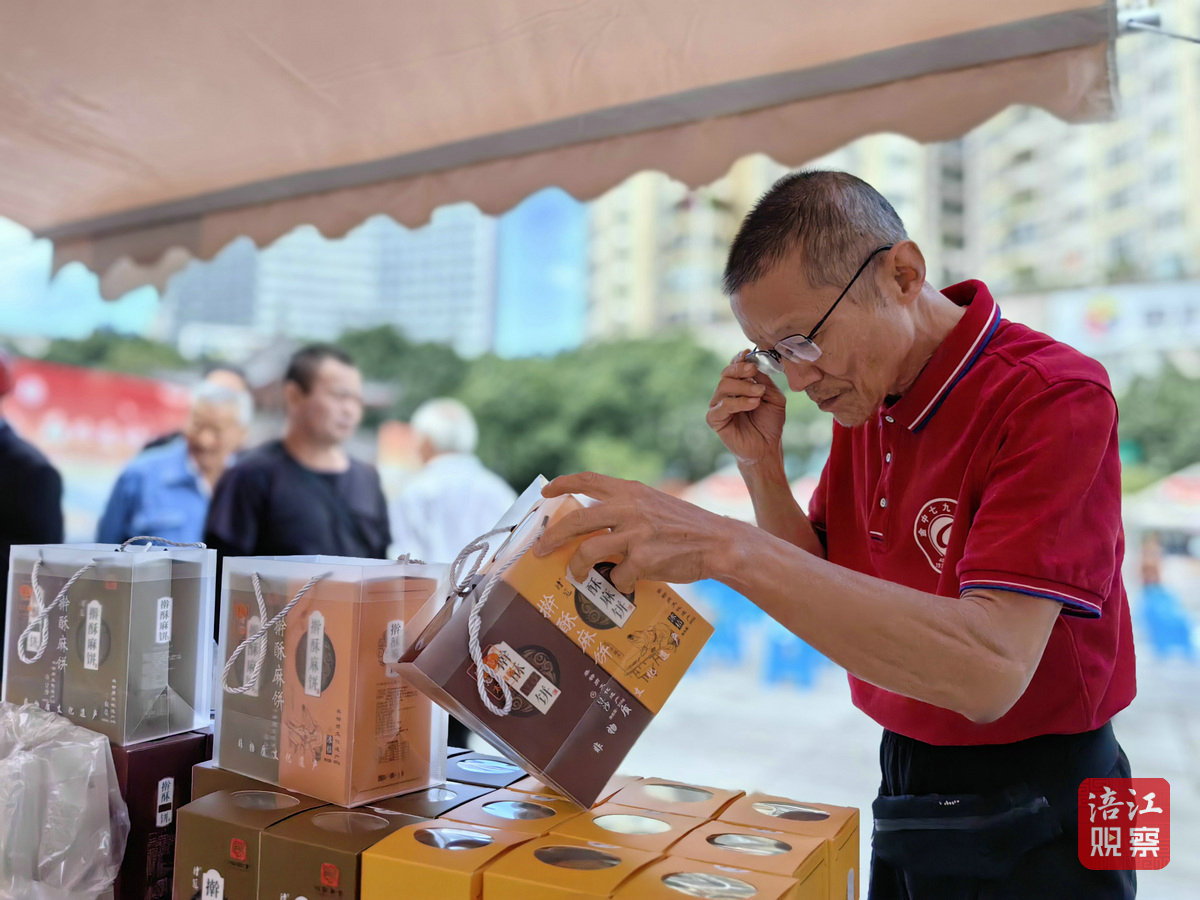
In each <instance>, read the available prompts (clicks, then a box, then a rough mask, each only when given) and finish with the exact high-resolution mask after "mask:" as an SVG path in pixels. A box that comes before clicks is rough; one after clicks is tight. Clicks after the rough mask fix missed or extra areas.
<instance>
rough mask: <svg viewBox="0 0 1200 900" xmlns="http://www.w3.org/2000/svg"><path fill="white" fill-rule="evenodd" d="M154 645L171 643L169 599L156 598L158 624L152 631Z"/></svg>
mask: <svg viewBox="0 0 1200 900" xmlns="http://www.w3.org/2000/svg"><path fill="white" fill-rule="evenodd" d="M154 643H156V644H169V643H171V598H170V597H159V598H158V622H157V624H156V626H155V629H154Z"/></svg>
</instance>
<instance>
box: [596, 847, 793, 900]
mask: <svg viewBox="0 0 1200 900" xmlns="http://www.w3.org/2000/svg"><path fill="white" fill-rule="evenodd" d="M797 888H798V885H797V883H796V880H795V879H794V878H785V877H783V876H782V875H768V874H767V873H765V872H755V871H753V870H751V869H739V868H736V867H733V866H719V865H714V864H713V863H706V862H699V861H697V860H694V859H683V858H682V857H673V856H668V857H665V858H663V859H660V860H659V861H658V862H654V863H651V864H650V865H649V866H647V867H646V868H644V869H642V870H641V871H640V872H638V873H637V874H636V875H634V876H633V877H632V878H630V879H629V880H628V881H626V882H625V883H624V884H622V885H621V886H620V888H618V889H617V892H616V893H615V894H614V895H613V896H614V897H616V898H618V900H683V898H684V897H714V898H715V897H721V898H731V897H739V898H743V897H744V898H753V900H801V898H803V900H808V895H804V894H798V893H797Z"/></svg>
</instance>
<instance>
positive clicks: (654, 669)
mask: <svg viewBox="0 0 1200 900" xmlns="http://www.w3.org/2000/svg"><path fill="white" fill-rule="evenodd" d="M580 506H581V504H580V501H579V500H577V499H576V498H574V497H571V496H564V497H556V498H551V499H545V500H541V501H540V502H539V503H537V504H536V505H535V506H534V508H533V509H532V511H531V512H530V513H529V515H527V516H526V518H525V519H524V521H523V522H522V523H521V524H520V525H519V526H518V527H517V528H516V529H515V530H514V531H513V533H512V534H511V535H510V536H509V538H508V540H507V542H506V543H505V544H504V545H503V546H502V547H501V549H500V551H499V552H498V553H496V554H494V555H493V557H492V559H491V560H490V562H488V563H487V564H486V565H485V566H484V568H483V570H482V573H481V578H480V579H479V580H478V581H477V582H476V584H475V586H474V588H473V589H472V591H471V593H470V594H469V595H468V596H467V597H466V599H465V600H464V601H462V602H460V603H447V604H446V606H445V607H443V609H442V610H441V611H440V612H439V614H438V616H437V617H436V618H435V619H434V621H433V622H432V623H431V624H430V626H429V627H428V628H427V629H426V630H425V631H424V632H423V633H422V634H421V636H420V638H418V640H417V641H416V642H415V643H414V644H413V646H412V648H411V649H410V650H409V652H408V653H407V654H405V657H404V659H403V661H402V666H401V668H402V670H403V671H404V672H405V673H406V674H408V675H409V676H410V677H411V678H412V680H413V683H414V684H416V685H417V686H418V687H419V688H420V689H421V690H422V691H423V692H425V693H426V694H428V695H429V696H431V697H433V698H434V699H435V700H437V702H438V703H439V704H440V705H442V706H443V707H445V708H446V709H447V710H449V711H450V712H451V713H453V714H454V715H455V716H457V717H458V718H459V719H461V720H462V721H463V722H464V723H466V724H467V725H468V726H469V727H470V728H471V729H472V730H474V731H476V732H477V733H479V734H481V735H482V736H483V737H484V738H485V739H486V740H487V741H488V743H490V744H492V745H493V746H494V747H496V748H497V749H499V750H500V751H501V752H502V753H504V754H505V755H506V756H508V757H509V758H511V759H513V760H515V761H517V762H519V763H520V764H521V765H522V766H523V767H524V768H525V769H527V770H528V771H529V772H530V774H533V775H535V776H536V777H537V778H538V779H539V780H541V781H544V782H545V783H547V784H549V785H552V786H553V787H554V788H556V789H557V790H558V791H559V792H561V793H563V794H565V795H566V796H568V797H570V798H572V799H573V800H575V801H576V802H577V803H579V804H580V805H582V806H591V805H592V804H593V803H594V802H595V801H596V798H597V797H598V796H599V794H600V792H601V791H602V790H603V789H604V786H605V784H606V783H607V782H608V780H609V778H610V777H611V776H612V775H613V774H614V773H615V771H616V769H617V766H619V765H620V763H621V761H622V760H623V759H624V757H625V755H626V753H628V751H629V749H630V748H631V747H632V746H633V743H634V741H635V740H636V739H637V737H638V736H639V735H640V734H641V733H642V731H643V730H645V728H646V726H647V725H648V724H649V723H650V720H651V719H652V718H653V717H654V715H655V714H656V713H657V712H658V711H659V710H660V709H661V708H662V704H663V702H664V701H665V700H666V698H667V696H668V695H669V694H670V693H671V691H672V690H673V689H674V687H675V685H676V684H677V683H678V682H679V679H680V678H681V677H682V676H683V673H684V672H685V671H686V670H687V668H688V666H689V665H690V664H691V662H692V661H693V660H694V659H695V657H696V654H697V653H699V651H700V648H701V647H702V646H703V644H704V642H705V641H706V640H707V639H708V637H709V635H711V634H712V626H711V625H709V623H708V622H706V621H705V620H704V619H703V618H701V617H700V616H699V614H698V613H696V611H695V610H694V609H692V607H691V606H689V605H688V604H687V603H686V602H685V601H684V600H683V599H682V598H681V597H680V596H679V595H678V594H676V593H675V592H674V591H673V590H671V589H670V588H669V587H667V586H666V585H664V584H659V583H654V582H642V583H639V584H638V585H637V586H636V589H635V590H634V592H633V593H631V594H628V595H625V594H621V593H620V592H618V591H617V590H616V589H615V588H614V587H613V585H612V583H611V582H610V581H609V580H608V578H607V575H606V569H605V565H604V564H603V563H602V564H599V565H598V566H597V568H596V569H593V570H592V571H591V572H589V573H588V576H587V578H585V579H584V580H583V581H582V582H580V583H579V584H576V583H574V582H573V581H572V580H571V579H570V577H569V574H568V572H567V561H568V560H569V559H570V557H571V555H572V554H573V553H574V552H575V549H576V548H577V546H578V544H577V543H572V544H570V545H567V546H564V547H561V548H559V549H558V550H557V551H555V552H554V553H552V554H550V555H548V556H545V557H536V556H534V555H533V554H532V553H530V552H528V550H529V548H530V546H531V545H532V543H533V542H534V540H536V538H537V537H538V535H539V534H540V533H541V532H542V530H543V529H544V528H545V526H546V525H547V524H548V523H549V522H551V521H554V520H556V519H558V518H559V517H561V516H564V515H566V514H568V513H570V512H571V511H573V510H576V509H579V508H580ZM493 575H495V576H498V577H497V578H493V577H492V576H493ZM485 592H486V600H485V602H484V605H483V608H482V611H481V612H480V629H479V636H480V650H481V653H482V659H483V660H484V663H485V666H488V667H490V671H491V672H499V673H500V677H501V678H503V680H504V682H505V683H506V684H507V686H508V688H509V692H510V694H511V696H512V708H511V711H510V712H509V714H507V715H497V714H496V713H494V712H493V711H492V710H490V709H489V708H488V706H487V704H485V703H484V702H483V700H482V699H481V698H480V696H479V689H478V685H477V677H478V675H479V673H478V671H477V669H476V666H475V664H474V662H473V661H472V657H471V655H470V653H469V651H468V644H469V640H468V634H469V620H470V614H471V609H472V607H473V606H474V605H475V603H476V602H478V601H479V600H481V599H483V598H484V594H485ZM484 683H485V686H486V688H487V690H488V694H489V696H490V698H491V701H492V703H493V705H494V706H496V707H502V705H503V702H504V689H503V688H502V687H501V685H500V682H498V681H497V680H495V678H494V677H493V675H492V674H489V673H487V672H485V673H484Z"/></svg>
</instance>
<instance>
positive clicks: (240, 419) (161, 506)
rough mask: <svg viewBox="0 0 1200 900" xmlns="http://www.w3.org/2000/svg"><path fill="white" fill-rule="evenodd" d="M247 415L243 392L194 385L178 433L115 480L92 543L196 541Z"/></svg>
mask: <svg viewBox="0 0 1200 900" xmlns="http://www.w3.org/2000/svg"><path fill="white" fill-rule="evenodd" d="M253 415H254V401H253V399H252V398H251V397H250V393H249V392H248V391H246V390H241V389H237V388H234V387H233V386H231V385H227V384H223V383H218V382H214V381H208V380H206V381H202V382H200V383H199V384H198V385H196V387H195V388H194V389H193V391H192V404H191V411H190V413H189V415H188V421H187V424H186V425H184V427H183V432H182V433H181V434H180V435H179V436H178V437H175V438H172V439H170V440H168V441H167V442H166V443H165V444H162V445H160V446H155V447H152V448H150V449H147V450H144V451H142V452H141V453H140V454H138V455H137V456H136V457H134V459H133V461H132V462H130V463H129V464H128V465H127V466H126V467H125V469H124V470H123V471H122V472H121V474H120V476H119V477H118V478H117V482H116V484H115V485H113V489H112V493H111V494H110V495H109V498H108V503H107V504H106V505H105V508H104V514H103V515H102V516H101V517H100V523H99V525H98V526H97V529H96V540H98V541H100V542H101V543H106V544H119V543H122V542H123V541H126V540H128V539H129V538H131V537H136V536H139V535H147V536H150V537H158V538H164V539H166V540H168V541H178V542H180V543H192V542H195V541H200V540H201V539H202V538H203V537H204V519H205V516H206V515H207V513H208V504H209V500H210V498H211V497H212V491H213V486H214V485H215V484H216V483H217V479H218V478H220V477H221V474H222V473H223V472H224V471H225V468H226V467H227V466H228V465H229V464H230V462H231V461H232V459H233V456H234V454H235V453H236V452H237V451H238V450H239V449H241V446H242V442H243V441H244V440H245V438H246V432H247V430H248V429H249V427H250V420H251V418H252V416H253Z"/></svg>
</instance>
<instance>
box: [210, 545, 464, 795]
mask: <svg viewBox="0 0 1200 900" xmlns="http://www.w3.org/2000/svg"><path fill="white" fill-rule="evenodd" d="M443 569H444V567H436V566H417V565H413V564H408V563H404V564H400V563H389V562H387V561H385V560H356V559H345V558H341V557H320V556H317V557H275V558H228V559H226V560H225V562H224V573H223V579H224V584H223V590H224V596H225V598H226V599H225V602H224V603H223V604H222V609H223V610H225V621H224V623H223V628H222V640H221V659H223V660H225V661H226V664H225V668H226V669H227V670H228V674H227V677H225V678H224V681H223V689H222V691H221V695H220V697H219V702H218V704H217V738H218V747H217V753H216V759H217V761H218V763H219V764H220V765H221V767H222V768H226V769H229V770H231V771H235V772H240V773H242V774H245V775H249V776H250V777H252V778H257V779H259V780H261V781H266V782H270V783H273V784H278V785H280V786H281V787H286V788H289V789H291V790H295V791H299V792H301V793H304V794H307V795H309V796H312V797H318V798H320V799H322V800H325V801H327V802H330V803H335V804H338V805H341V806H359V805H362V804H364V803H369V802H371V801H373V800H376V799H380V798H385V797H391V796H395V795H396V794H399V793H403V792H405V791H412V790H420V789H421V788H424V787H428V786H431V785H433V784H437V783H439V782H441V781H442V780H443V779H444V770H445V763H446V745H445V741H446V720H445V714H444V713H443V712H442V711H441V710H440V709H438V708H437V707H436V706H434V704H433V703H432V702H431V701H430V700H429V699H428V698H426V697H424V696H422V695H421V694H420V693H419V692H418V691H417V690H416V689H415V688H414V687H413V686H412V685H411V684H410V683H409V682H408V681H407V680H406V679H405V678H403V677H401V675H400V673H399V671H398V669H397V666H396V662H397V660H398V659H399V657H400V655H401V653H402V652H403V650H404V648H405V647H406V646H407V643H408V640H409V639H410V638H411V636H412V634H413V633H415V630H419V628H420V627H421V626H422V625H423V624H424V621H425V618H422V617H423V616H424V617H428V616H429V615H432V612H433V610H434V608H435V607H434V606H432V605H430V603H429V601H430V597H431V596H432V594H433V589H434V585H435V577H436V576H437V575H439V574H441V572H442V571H443ZM255 575H257V576H258V579H259V585H260V588H261V591H262V595H263V601H262V603H261V604H260V603H259V601H258V599H257V596H256V594H255V591H254V576H255ZM314 576H316V577H317V580H316V581H315V582H314V583H312V584H311V586H309V587H308V588H307V589H305V586H306V585H307V584H308V583H309V581H310V579H311V578H313V577H314ZM260 607H261V608H260ZM280 616H282V618H280ZM273 620H274V621H275V622H276V624H275V625H274V626H272V627H271V628H269V629H267V628H265V626H266V625H268V624H269V623H270V622H271V621H273ZM406 633H407V637H406ZM230 660H232V663H230ZM260 660H261V662H260ZM235 691H241V693H235Z"/></svg>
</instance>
